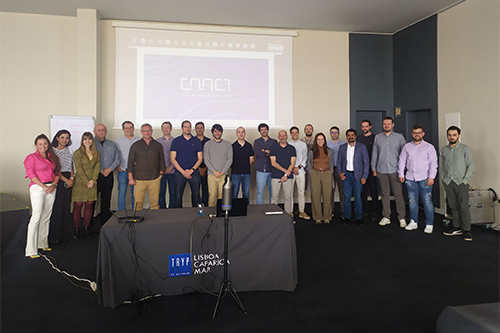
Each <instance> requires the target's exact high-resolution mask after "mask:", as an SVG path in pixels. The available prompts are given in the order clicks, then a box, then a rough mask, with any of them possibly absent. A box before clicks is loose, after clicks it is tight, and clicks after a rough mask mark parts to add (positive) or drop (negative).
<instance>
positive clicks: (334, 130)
mask: <svg viewBox="0 0 500 333" xmlns="http://www.w3.org/2000/svg"><path fill="white" fill-rule="evenodd" d="M339 135H340V129H339V128H338V127H337V126H332V127H331V128H330V137H331V138H332V139H331V140H328V142H327V143H326V144H327V146H328V147H329V148H330V149H331V150H333V165H334V168H333V182H334V184H335V187H336V188H338V191H339V199H340V215H341V217H343V216H344V187H343V185H342V183H343V182H342V179H340V176H339V172H338V169H337V160H338V153H339V147H340V146H341V145H343V144H344V143H345V142H344V141H342V140H340V139H339ZM335 187H334V188H332V209H334V208H335Z"/></svg>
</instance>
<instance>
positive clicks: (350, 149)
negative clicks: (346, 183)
mask: <svg viewBox="0 0 500 333" xmlns="http://www.w3.org/2000/svg"><path fill="white" fill-rule="evenodd" d="M355 147H356V143H354V145H353V146H351V145H350V144H349V143H347V154H346V159H347V165H346V170H347V171H354V148H355Z"/></svg>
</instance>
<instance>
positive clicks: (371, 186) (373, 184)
mask: <svg viewBox="0 0 500 333" xmlns="http://www.w3.org/2000/svg"><path fill="white" fill-rule="evenodd" d="M361 131H362V132H363V135H360V136H358V137H357V139H356V141H358V142H360V143H362V144H364V145H365V146H366V149H367V150H368V158H369V159H370V163H371V158H372V153H373V142H374V141H375V134H373V133H372V123H371V121H369V120H367V119H365V120H363V121H361ZM368 195H370V197H371V198H372V203H371V205H369V204H368ZM361 199H362V200H363V212H366V213H368V214H369V215H370V218H371V220H372V222H375V221H376V220H377V219H378V215H377V212H378V211H379V200H378V188H377V177H375V176H373V174H372V173H371V172H370V173H368V179H367V180H366V184H365V185H363V191H362V192H361Z"/></svg>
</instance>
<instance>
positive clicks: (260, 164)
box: [253, 123, 277, 205]
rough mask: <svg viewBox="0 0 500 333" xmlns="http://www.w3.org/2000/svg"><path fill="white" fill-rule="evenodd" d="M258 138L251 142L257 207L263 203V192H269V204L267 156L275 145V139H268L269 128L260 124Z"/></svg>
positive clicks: (270, 196) (269, 184) (269, 170)
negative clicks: (253, 154)
mask: <svg viewBox="0 0 500 333" xmlns="http://www.w3.org/2000/svg"><path fill="white" fill-rule="evenodd" d="M258 130H259V133H260V138H258V139H256V140H255V141H254V142H253V150H254V152H255V171H256V181H257V205H262V204H263V203H264V191H265V190H266V185H267V190H268V191H269V203H271V198H272V195H273V190H272V187H271V170H272V167H271V160H270V159H269V154H270V153H271V147H272V146H274V145H275V144H277V141H276V140H275V139H272V138H270V137H269V126H268V125H267V124H265V123H262V124H260V125H259V127H258Z"/></svg>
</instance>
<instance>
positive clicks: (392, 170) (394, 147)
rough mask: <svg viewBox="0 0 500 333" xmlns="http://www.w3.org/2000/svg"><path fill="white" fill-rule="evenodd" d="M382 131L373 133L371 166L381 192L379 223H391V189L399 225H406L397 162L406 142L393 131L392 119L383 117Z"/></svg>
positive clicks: (402, 226)
mask: <svg viewBox="0 0 500 333" xmlns="http://www.w3.org/2000/svg"><path fill="white" fill-rule="evenodd" d="M382 127H383V130H384V131H383V132H382V133H379V134H377V135H375V141H374V142H373V152H372V160H371V168H372V170H373V176H374V177H378V181H379V183H380V189H381V192H382V215H383V217H382V219H381V220H380V222H379V225H381V226H385V225H388V224H391V197H390V194H391V189H392V193H393V194H394V198H395V200H396V210H397V212H398V220H399V226H400V227H401V228H405V227H406V207H405V201H404V198H403V184H401V182H400V181H399V179H398V162H399V154H400V153H401V149H403V146H404V145H405V144H406V142H405V139H404V137H403V135H402V134H400V133H395V132H394V131H393V129H394V120H393V119H392V118H391V117H385V118H384V120H383V121H382Z"/></svg>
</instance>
